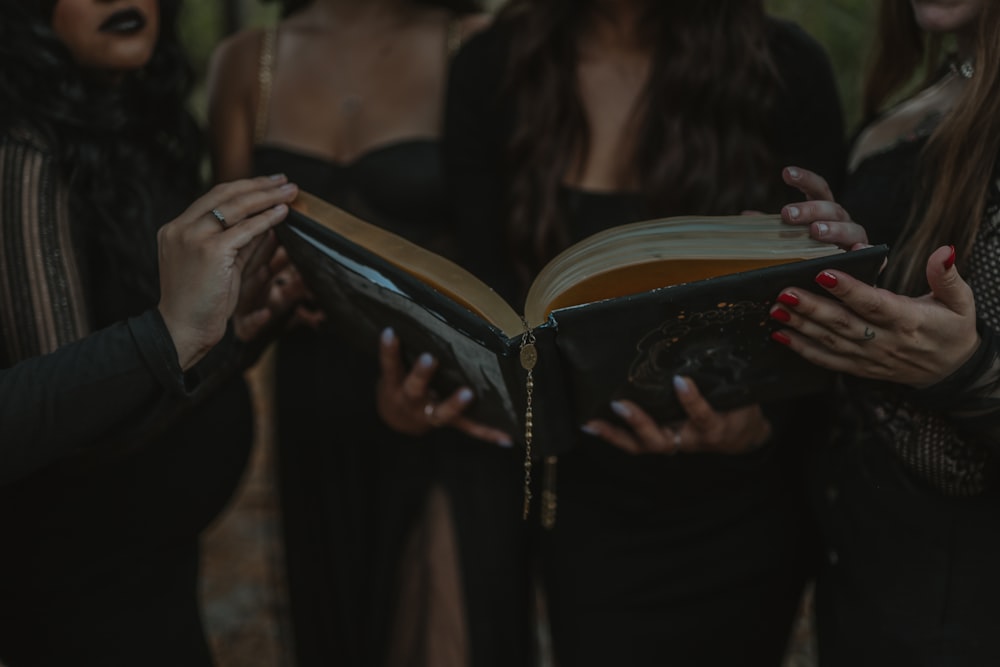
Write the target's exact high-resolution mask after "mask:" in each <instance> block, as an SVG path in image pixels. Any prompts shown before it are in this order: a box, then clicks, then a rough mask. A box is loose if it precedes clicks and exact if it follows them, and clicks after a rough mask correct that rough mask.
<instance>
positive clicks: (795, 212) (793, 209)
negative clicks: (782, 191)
mask: <svg viewBox="0 0 1000 667" xmlns="http://www.w3.org/2000/svg"><path fill="white" fill-rule="evenodd" d="M800 213H801V211H800V210H799V207H798V206H789V207H788V217H789V218H792V219H793V220H794V219H795V218H798V217H799V214H800Z"/></svg>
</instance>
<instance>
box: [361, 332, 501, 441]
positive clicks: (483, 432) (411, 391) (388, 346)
mask: <svg viewBox="0 0 1000 667" xmlns="http://www.w3.org/2000/svg"><path fill="white" fill-rule="evenodd" d="M379 367H380V368H381V375H380V376H379V381H378V386H377V387H376V407H377V410H378V414H379V417H381V419H382V421H384V422H385V423H386V425H387V426H389V427H390V428H392V429H393V430H395V431H397V432H399V433H403V434H405V435H423V434H424V433H427V432H428V431H430V430H432V429H435V428H441V427H444V426H450V427H452V428H456V429H458V430H460V431H462V432H464V433H466V434H467V435H470V436H472V437H473V438H478V439H480V440H485V441H487V442H492V443H494V444H496V445H499V446H501V447H510V446H512V445H513V444H514V441H513V439H512V438H511V437H510V436H509V435H507V434H506V433H504V432H503V431H501V430H499V429H495V428H492V427H490V426H488V425H486V424H482V423H480V422H477V421H475V420H473V419H469V418H468V417H466V416H465V415H464V411H465V409H466V408H467V407H469V405H470V404H471V403H472V401H473V400H475V397H474V395H473V392H472V389H470V388H469V387H459V388H457V389H456V390H455V391H454V392H452V393H451V394H450V395H449V396H446V397H439V396H437V395H436V393H435V392H434V390H433V389H432V388H431V380H432V379H433V377H434V372H435V371H436V370H437V367H438V361H437V359H435V358H434V357H432V356H431V355H430V354H427V353H424V354H421V355H420V356H419V357H418V358H417V361H416V363H415V364H414V365H413V368H412V369H411V370H410V371H409V372H407V371H406V369H405V366H404V362H403V357H402V355H401V353H400V340H399V339H398V338H397V337H396V334H395V332H394V331H393V330H392V329H385V330H383V331H382V335H381V340H380V347H379Z"/></svg>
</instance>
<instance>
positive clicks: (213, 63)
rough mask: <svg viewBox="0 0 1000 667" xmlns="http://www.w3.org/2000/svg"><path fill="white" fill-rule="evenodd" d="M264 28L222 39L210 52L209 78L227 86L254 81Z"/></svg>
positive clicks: (250, 29) (245, 31)
mask: <svg viewBox="0 0 1000 667" xmlns="http://www.w3.org/2000/svg"><path fill="white" fill-rule="evenodd" d="M263 39H264V28H248V29H246V30H241V31H239V32H237V33H235V34H233V35H230V36H229V37H226V38H224V39H223V40H222V41H221V42H219V44H218V45H217V46H216V47H215V49H214V50H213V51H212V57H211V59H210V62H209V71H210V76H211V77H212V78H213V79H216V80H218V81H220V82H221V81H223V80H224V81H226V82H227V85H233V84H236V85H241V84H244V83H249V82H252V81H255V80H256V76H257V69H258V66H259V61H260V49H261V44H262V43H263Z"/></svg>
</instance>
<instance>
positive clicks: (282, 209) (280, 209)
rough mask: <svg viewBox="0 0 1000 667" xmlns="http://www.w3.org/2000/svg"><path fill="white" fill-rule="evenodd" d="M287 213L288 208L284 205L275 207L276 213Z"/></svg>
mask: <svg viewBox="0 0 1000 667" xmlns="http://www.w3.org/2000/svg"><path fill="white" fill-rule="evenodd" d="M286 211H288V207H287V206H285V205H284V204H278V205H277V206H275V207H274V212H275V213H285V212H286Z"/></svg>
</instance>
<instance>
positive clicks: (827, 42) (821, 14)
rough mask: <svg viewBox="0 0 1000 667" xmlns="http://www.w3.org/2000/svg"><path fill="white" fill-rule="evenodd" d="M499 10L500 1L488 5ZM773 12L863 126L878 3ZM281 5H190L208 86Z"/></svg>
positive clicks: (779, 5)
mask: <svg viewBox="0 0 1000 667" xmlns="http://www.w3.org/2000/svg"><path fill="white" fill-rule="evenodd" d="M486 4H487V6H490V7H496V6H497V5H498V4H499V2H498V0H486ZM764 4H765V6H766V7H767V9H768V11H769V12H771V13H772V14H774V15H776V16H782V17H785V18H788V19H791V20H793V21H795V22H797V23H799V25H801V26H802V27H803V28H805V30H806V31H808V32H809V33H810V34H812V35H813V36H814V37H815V38H816V39H817V40H819V42H820V43H821V44H823V46H824V47H826V50H827V53H829V55H830V60H831V61H832V62H833V67H834V71H835V73H836V75H837V81H838V84H839V86H840V94H841V103H842V105H843V110H844V118H845V120H846V122H847V131H848V132H849V133H850V132H852V131H853V130H854V129H855V125H856V123H857V122H858V121H859V113H858V109H859V105H860V85H861V75H862V68H863V63H864V60H865V57H866V55H867V46H868V40H869V36H870V34H871V30H872V27H873V22H874V15H875V8H876V6H877V4H878V3H874V2H871V0H765V3H764ZM280 6H281V3H280V2H279V1H278V0H270V1H268V0H219V1H218V2H187V3H185V9H184V15H183V18H182V22H183V25H182V35H183V38H184V41H185V45H186V47H187V48H188V52H189V53H190V55H191V58H192V61H193V63H194V65H195V68H196V69H197V72H198V74H199V76H200V79H201V80H202V81H204V74H205V69H206V67H207V64H208V58H209V56H210V55H211V51H212V49H213V48H214V46H215V45H216V44H217V43H218V42H219V40H221V39H222V38H223V37H224V36H226V35H228V34H230V33H232V32H235V31H236V30H239V29H241V28H244V27H248V26H254V25H267V24H270V23H272V22H274V21H275V20H276V19H277V17H278V14H279V9H280ZM203 100H204V93H203V88H199V90H198V92H197V93H196V96H195V98H194V99H193V100H192V105H193V108H194V109H195V111H196V112H198V113H202V112H203V110H204V103H203Z"/></svg>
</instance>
